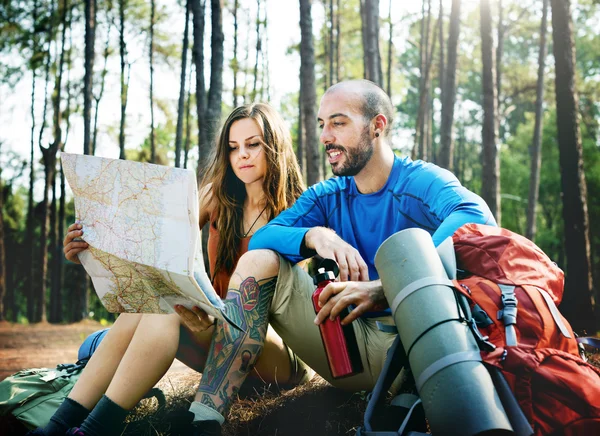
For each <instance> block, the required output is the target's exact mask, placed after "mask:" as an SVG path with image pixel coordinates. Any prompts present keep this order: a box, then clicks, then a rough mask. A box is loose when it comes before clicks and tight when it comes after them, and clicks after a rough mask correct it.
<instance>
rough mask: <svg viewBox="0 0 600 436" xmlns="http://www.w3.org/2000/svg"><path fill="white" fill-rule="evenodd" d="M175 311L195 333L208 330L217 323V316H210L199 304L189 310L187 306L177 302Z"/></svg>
mask: <svg viewBox="0 0 600 436" xmlns="http://www.w3.org/2000/svg"><path fill="white" fill-rule="evenodd" d="M175 312H177V314H178V315H179V317H180V318H181V322H182V323H183V325H184V326H185V327H186V328H187V329H188V330H189V331H190V332H191V333H192V334H193V335H196V334H199V333H202V332H203V331H205V330H208V329H209V328H210V327H211V326H212V325H213V324H214V323H215V318H214V317H213V316H210V315H209V314H207V313H206V312H205V311H204V310H202V309H200V308H199V307H197V306H194V307H192V310H189V309H188V308H187V307H184V306H181V305H179V304H177V305H175Z"/></svg>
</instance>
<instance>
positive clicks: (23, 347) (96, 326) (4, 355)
mask: <svg viewBox="0 0 600 436" xmlns="http://www.w3.org/2000/svg"><path fill="white" fill-rule="evenodd" d="M102 328H104V327H103V326H102V325H101V324H100V323H98V322H95V321H89V320H86V321H82V322H79V323H75V324H69V325H55V324H47V323H40V324H33V325H20V324H10V323H7V322H1V323H0V381H2V380H4V379H5V378H6V377H8V376H9V375H11V374H14V373H15V372H17V371H19V370H21V369H24V368H53V367H55V366H56V365H58V364H59V363H74V362H76V361H77V351H78V350H79V346H80V345H81V343H82V342H83V340H84V339H85V338H86V337H87V336H88V335H89V334H90V333H93V332H95V331H96V330H101V329H102ZM187 371H190V372H193V371H191V370H189V369H187V367H186V366H185V365H183V364H182V363H180V362H178V361H175V363H174V364H173V366H172V367H171V369H170V370H169V373H179V372H187Z"/></svg>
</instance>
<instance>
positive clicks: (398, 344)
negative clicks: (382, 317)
mask: <svg viewBox="0 0 600 436" xmlns="http://www.w3.org/2000/svg"><path fill="white" fill-rule="evenodd" d="M407 363H408V360H407V358H406V353H405V352H404V347H403V345H402V341H400V336H397V337H396V339H395V340H394V343H393V344H392V346H391V347H390V348H389V349H388V351H387V356H386V358H385V364H384V365H383V369H382V370H381V373H380V374H379V378H378V379H377V383H375V387H374V388H373V392H372V393H371V398H370V399H369V403H368V404H367V410H365V431H372V430H373V428H372V425H371V420H372V418H373V414H374V413H375V410H376V408H377V407H378V406H379V405H380V403H381V402H383V401H384V400H385V396H386V394H387V391H388V389H389V388H390V386H391V385H392V382H393V381H394V380H395V378H396V377H397V376H398V374H399V373H400V370H401V369H402V367H404V366H405V365H406V364H407ZM363 434H364V435H365V436H366V435H368V433H363Z"/></svg>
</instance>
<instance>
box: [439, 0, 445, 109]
mask: <svg viewBox="0 0 600 436" xmlns="http://www.w3.org/2000/svg"><path fill="white" fill-rule="evenodd" d="M439 9H440V11H439V12H440V15H439V18H438V44H439V45H440V48H439V53H440V58H439V62H440V63H439V71H438V73H439V82H440V83H439V85H440V101H443V100H444V88H445V86H444V80H445V78H446V71H445V65H446V59H445V54H444V4H443V2H442V0H440V5H439Z"/></svg>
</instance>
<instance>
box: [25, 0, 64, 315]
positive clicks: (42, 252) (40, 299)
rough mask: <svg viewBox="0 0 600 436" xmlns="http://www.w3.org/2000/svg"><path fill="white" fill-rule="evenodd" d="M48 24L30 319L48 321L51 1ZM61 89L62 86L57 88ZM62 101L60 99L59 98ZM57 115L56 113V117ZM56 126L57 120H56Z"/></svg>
mask: <svg viewBox="0 0 600 436" xmlns="http://www.w3.org/2000/svg"><path fill="white" fill-rule="evenodd" d="M49 17H50V18H49V22H50V25H49V26H48V53H47V57H46V65H45V72H44V74H45V85H44V109H43V112H42V125H41V127H40V133H39V136H38V147H39V148H40V150H41V152H42V160H43V163H44V191H43V192H44V199H43V202H42V204H41V205H40V209H41V218H40V236H39V247H38V250H39V251H38V256H37V258H38V264H39V265H40V271H39V272H38V274H37V283H36V284H35V286H34V292H33V294H34V296H33V297H34V298H33V300H34V312H33V317H32V318H31V319H29V321H30V322H46V284H47V278H48V247H47V243H48V191H49V189H50V181H51V179H52V165H56V150H54V159H52V156H51V154H52V148H53V144H50V145H49V147H48V148H46V147H44V145H43V141H44V130H45V120H46V114H47V109H48V83H49V82H50V64H51V56H50V51H51V46H52V41H53V40H54V30H55V29H54V26H53V21H54V3H51V7H50V13H49ZM56 89H58V90H59V95H60V87H58V88H56ZM52 101H53V103H54V102H55V101H56V92H55V93H54V95H53V96H52ZM59 101H60V99H59ZM56 116H57V115H56V114H55V117H56ZM55 126H56V122H55Z"/></svg>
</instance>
